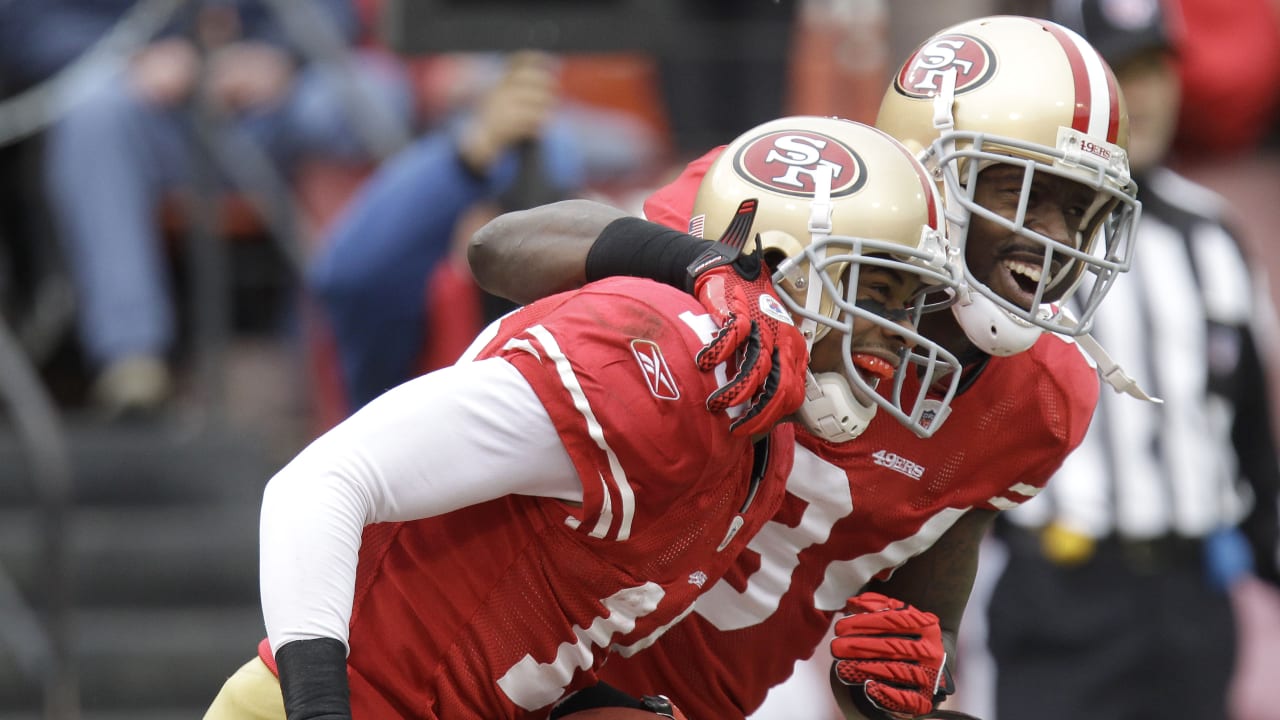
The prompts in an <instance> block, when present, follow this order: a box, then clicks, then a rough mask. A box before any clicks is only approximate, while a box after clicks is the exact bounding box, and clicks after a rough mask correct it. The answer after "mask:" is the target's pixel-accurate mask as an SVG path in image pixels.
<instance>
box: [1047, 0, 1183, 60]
mask: <svg viewBox="0 0 1280 720" xmlns="http://www.w3.org/2000/svg"><path fill="white" fill-rule="evenodd" d="M1052 14H1053V16H1052V17H1051V18H1050V19H1051V20H1053V21H1054V22H1057V23H1058V24H1060V25H1065V26H1066V27H1069V28H1071V29H1072V30H1075V31H1076V32H1078V33H1080V34H1081V35H1082V36H1084V39H1085V40H1088V41H1089V44H1090V45H1093V47H1094V48H1095V49H1096V50H1097V51H1098V53H1099V54H1101V55H1102V57H1103V59H1105V60H1106V61H1107V63H1108V64H1110V65H1111V66H1112V67H1118V66H1120V65H1122V64H1124V63H1125V62H1127V61H1129V60H1132V59H1133V58H1135V57H1137V56H1139V55H1141V54H1143V53H1145V52H1149V51H1152V50H1160V51H1165V52H1174V51H1175V48H1174V44H1173V39H1172V36H1171V33H1170V28H1169V21H1168V16H1167V14H1166V11H1165V9H1164V8H1163V7H1162V4H1161V0H1053V4H1052Z"/></svg>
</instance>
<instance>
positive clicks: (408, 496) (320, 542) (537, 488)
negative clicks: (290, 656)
mask: <svg viewBox="0 0 1280 720" xmlns="http://www.w3.org/2000/svg"><path fill="white" fill-rule="evenodd" d="M510 494H521V495H541V496H545V497H554V498H559V499H562V500H569V501H581V500H582V484H581V482H580V481H579V479H578V475H577V472H576V471H575V470H574V467H573V463H572V461H571V460H570V459H569V455H568V453H567V452H566V451H565V449H564V446H563V445H562V444H561V442H560V437H559V435H558V434H557V433H556V430H555V427H554V426H553V425H552V423H551V419H550V417H548V415H547V411H546V409H545V408H543V406H542V403H541V402H539V400H538V398H537V395H535V394H534V392H533V389H532V388H531V387H529V385H528V383H526V382H525V380H524V378H523V377H522V376H521V375H520V373H519V372H518V371H517V370H516V369H515V368H514V367H512V366H511V365H510V364H509V363H507V362H506V361H505V360H501V359H497V358H492V359H487V360H482V361H479V362H475V363H463V364H459V365H454V366H451V367H448V368H444V369H441V370H438V371H436V372H433V373H430V374H429V375H424V376H422V377H419V378H417V379H414V380H411V381H409V382H407V383H405V384H404V385H401V386H399V387H397V388H395V389H393V390H391V391H390V392H388V393H386V394H384V395H383V396H381V397H379V398H378V399H376V400H374V401H373V402H371V403H369V404H368V405H367V406H365V407H364V408H363V409H361V410H360V411H359V412H358V413H356V414H355V415H353V416H351V417H350V418H348V419H347V420H346V421H345V422H343V423H342V424H340V425H338V426H337V427H335V428H333V429H332V430H330V431H329V432H328V433H326V434H324V435H323V436H321V437H320V438H318V439H317V440H316V441H315V442H313V443H312V444H311V445H310V446H309V447H307V448H306V449H305V450H303V451H302V452H301V453H300V454H299V455H298V456H297V457H296V458H294V459H293V460H292V461H291V462H290V463H289V464H288V465H286V466H285V467H284V469H282V470H281V471H280V472H279V473H277V474H276V475H275V477H273V478H272V479H271V481H270V482H269V483H268V484H267V488H266V491H265V492H264V494H263V499H262V515H261V524H260V537H259V543H260V553H261V557H260V564H259V567H260V583H261V588H262V611H263V616H264V619H265V621H266V627H267V635H268V637H269V638H270V641H271V651H272V652H273V653H274V652H275V651H276V649H278V648H279V647H280V646H281V645H283V644H284V643H286V642H289V641H291V640H304V639H309V638H316V637H329V638H335V639H337V640H341V641H342V642H343V644H344V645H345V644H346V643H347V628H348V624H349V623H350V620H351V604H352V598H353V595H354V592H355V578H356V561H357V555H358V553H359V548H360V538H361V533H362V532H363V529H364V526H365V525H369V524H372V523H376V522H385V521H403V520H415V519H419V518H424V517H430V516H433V515H440V514H443V513H447V512H449V511H451V510H456V509H458V508H462V507H466V506H468V505H474V504H477V503H481V502H484V501H487V500H491V499H494V498H498V497H503V496H505V495H510ZM348 649H349V646H348Z"/></svg>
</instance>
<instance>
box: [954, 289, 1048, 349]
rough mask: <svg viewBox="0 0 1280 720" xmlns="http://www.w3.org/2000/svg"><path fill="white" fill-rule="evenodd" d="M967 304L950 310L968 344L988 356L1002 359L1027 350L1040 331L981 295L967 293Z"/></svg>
mask: <svg viewBox="0 0 1280 720" xmlns="http://www.w3.org/2000/svg"><path fill="white" fill-rule="evenodd" d="M968 295H969V297H968V301H967V302H965V301H962V302H958V303H956V304H955V305H952V306H951V312H952V313H953V314H954V315H955V317H956V321H957V322H958V323H959V324H960V327H961V329H963V330H964V334H965V335H967V336H968V338H969V342H971V343H973V344H974V345H976V346H977V348H978V349H979V350H981V351H982V352H984V353H987V354H988V355H995V356H997V357H1006V356H1009V355H1017V354H1018V353H1020V352H1025V351H1027V350H1029V349H1031V346H1032V345H1035V344H1036V340H1039V339H1040V333H1042V332H1043V330H1041V329H1040V327H1039V326H1036V325H1033V324H1031V323H1029V322H1027V321H1026V320H1023V319H1022V318H1020V317H1016V316H1015V315H1013V314H1011V313H1010V312H1009V311H1007V310H1005V309H1004V308H1002V307H1000V306H999V305H996V304H995V303H994V302H992V301H991V299H990V298H987V297H984V296H983V295H982V294H981V293H976V292H975V293H968Z"/></svg>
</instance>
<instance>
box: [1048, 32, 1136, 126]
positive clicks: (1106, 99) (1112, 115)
mask: <svg viewBox="0 0 1280 720" xmlns="http://www.w3.org/2000/svg"><path fill="white" fill-rule="evenodd" d="M1044 27H1045V29H1046V30H1048V31H1049V32H1050V33H1052V34H1053V36H1054V37H1055V38H1057V40H1058V42H1059V43H1061V44H1062V49H1063V50H1065V51H1066V53H1067V58H1068V59H1069V60H1070V62H1071V71H1072V75H1074V76H1075V83H1076V115H1075V122H1074V123H1073V125H1072V127H1074V128H1075V129H1076V130H1079V131H1080V132H1083V133H1086V134H1088V135H1092V136H1093V137H1097V138H1106V140H1107V142H1110V143H1114V142H1116V140H1117V137H1116V136H1117V134H1118V132H1119V128H1120V96H1119V93H1118V92H1117V90H1116V87H1115V84H1114V81H1113V79H1112V78H1111V76H1110V73H1108V72H1107V69H1106V65H1105V64H1104V63H1103V61H1102V56H1100V55H1099V54H1098V51H1097V50H1095V49H1094V48H1093V46H1092V45H1090V44H1089V42H1088V41H1087V40H1085V39H1084V38H1083V37H1080V35H1079V34H1078V33H1076V32H1075V31H1074V30H1071V29H1069V28H1065V27H1062V26H1061V25H1057V24H1055V23H1051V22H1048V21H1045V22H1044Z"/></svg>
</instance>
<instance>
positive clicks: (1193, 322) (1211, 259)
mask: <svg viewBox="0 0 1280 720" xmlns="http://www.w3.org/2000/svg"><path fill="white" fill-rule="evenodd" d="M1140 188H1141V191H1140V199H1141V200H1142V202H1143V209H1142V219H1141V222H1140V226H1139V230H1138V233H1139V235H1138V240H1137V249H1136V254H1135V260H1134V263H1133V268H1132V270H1131V271H1130V272H1129V273H1127V274H1126V275H1123V276H1121V277H1120V279H1119V280H1117V282H1116V284H1115V286H1114V287H1113V288H1112V290H1111V294H1110V295H1108V296H1107V300H1106V303H1105V305H1104V306H1103V309H1102V310H1101V311H1100V312H1099V315H1098V318H1097V320H1096V324H1095V326H1094V331H1093V335H1094V337H1095V338H1097V339H1098V340H1099V341H1100V342H1101V343H1102V346H1103V347H1105V348H1106V349H1107V350H1108V351H1109V352H1110V354H1111V355H1112V357H1114V358H1115V359H1116V360H1117V361H1119V363H1120V364H1121V366H1123V367H1124V368H1125V369H1126V370H1127V371H1128V373H1129V375H1131V376H1133V377H1135V378H1137V379H1138V380H1139V382H1140V384H1141V385H1142V386H1143V387H1144V389H1146V390H1147V391H1148V392H1149V393H1151V394H1153V395H1156V396H1159V397H1161V398H1163V399H1164V401H1165V402H1164V405H1154V404H1151V403H1144V402H1140V401H1138V400H1135V399H1133V398H1131V397H1128V396H1124V395H1117V394H1115V393H1112V392H1110V391H1109V390H1108V389H1107V388H1106V386H1105V385H1104V387H1103V390H1102V394H1101V397H1100V399H1099V403H1098V409H1097V412H1096V413H1095V415H1094V419H1093V423H1092V424H1091V425H1090V428H1089V432H1088V434H1087V435H1086V437H1085V439H1084V442H1083V443H1082V444H1081V446H1080V448H1079V449H1077V450H1076V451H1075V452H1074V453H1073V454H1072V455H1071V456H1070V457H1068V458H1067V460H1066V462H1065V463H1064V464H1063V467H1062V468H1061V469H1060V470H1059V472H1058V473H1057V474H1056V475H1055V476H1054V477H1053V479H1052V480H1051V481H1050V482H1049V485H1048V488H1047V489H1046V490H1045V491H1044V492H1042V493H1041V494H1040V495H1039V496H1038V497H1037V498H1035V499H1034V500H1032V501H1030V502H1028V503H1026V504H1025V505H1024V506H1022V507H1020V508H1018V509H1016V510H1014V511H1011V512H1010V513H1009V515H1008V517H1009V519H1010V520H1011V521H1013V522H1015V523H1017V524H1019V525H1027V526H1040V525H1043V524H1046V523H1047V522H1048V521H1050V520H1051V519H1055V518H1056V519H1057V520H1058V521H1059V522H1061V523H1063V524H1064V525H1065V526H1066V527H1068V528H1070V529H1072V530H1075V531H1077V532H1082V533H1084V534H1086V535H1089V536H1092V537H1105V536H1108V535H1113V534H1114V535H1120V536H1123V537H1127V538H1151V537H1158V536H1162V535H1166V534H1177V535H1182V536H1187V537H1203V536H1205V535H1207V534H1208V533H1210V532H1212V531H1214V530H1216V529H1218V528H1221V527H1225V526H1233V525H1237V524H1240V523H1241V521H1242V520H1243V519H1244V518H1246V516H1249V522H1248V527H1247V531H1248V532H1249V534H1250V535H1251V536H1252V538H1253V539H1254V540H1255V541H1261V542H1263V543H1264V544H1263V545H1262V547H1270V548H1275V546H1276V545H1275V537H1276V522H1275V515H1276V488H1277V485H1278V484H1280V466H1278V465H1277V458H1276V452H1275V445H1274V441H1273V436H1272V432H1271V423H1270V420H1269V415H1268V413H1269V400H1268V398H1269V396H1268V391H1267V385H1266V381H1265V378H1264V374H1263V369H1262V368H1263V361H1262V359H1261V354H1262V352H1263V348H1264V347H1271V346H1273V343H1274V341H1275V340H1276V338H1277V334H1276V332H1275V327H1276V320H1275V312H1274V306H1273V305H1272V304H1271V301H1270V296H1269V294H1268V289H1267V286H1266V282H1265V279H1264V278H1263V276H1262V273H1261V272H1260V270H1259V268H1258V267H1257V266H1256V265H1253V266H1251V264H1250V263H1249V262H1248V260H1247V259H1246V258H1245V256H1244V254H1243V252H1242V249H1241V247H1240V245H1239V244H1238V243H1237V241H1236V239H1235V238H1234V237H1233V236H1232V235H1231V233H1230V232H1229V231H1228V229H1227V228H1226V226H1225V225H1224V223H1223V214H1224V210H1225V204H1224V201H1223V200H1222V198H1220V197H1219V196H1217V195H1215V194H1213V193H1212V192H1210V191H1209V190H1207V189H1205V188H1202V187H1200V186H1198V185H1196V184H1194V183H1192V182H1190V181H1189V180H1186V179H1184V178H1182V177H1180V176H1178V175H1176V174H1175V173H1173V172H1172V171H1169V170H1164V169H1160V170H1157V171H1154V172H1153V173H1152V174H1151V175H1149V176H1148V177H1146V178H1142V179H1141V182H1140ZM1264 498H1265V499H1264ZM1268 538H1269V539H1270V542H1269V544H1266V543H1267V540H1268ZM1273 554H1274V553H1273Z"/></svg>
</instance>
